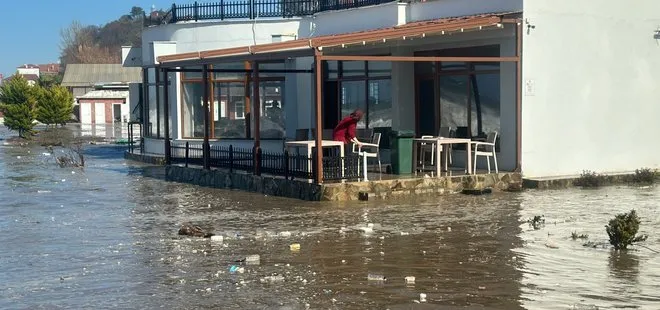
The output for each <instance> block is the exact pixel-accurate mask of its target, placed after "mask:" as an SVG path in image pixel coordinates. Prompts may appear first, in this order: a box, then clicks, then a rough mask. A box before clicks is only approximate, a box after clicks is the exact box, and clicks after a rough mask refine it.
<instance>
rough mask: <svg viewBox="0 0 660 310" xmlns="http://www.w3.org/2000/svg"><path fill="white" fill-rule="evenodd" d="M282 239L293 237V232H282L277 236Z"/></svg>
mask: <svg viewBox="0 0 660 310" xmlns="http://www.w3.org/2000/svg"><path fill="white" fill-rule="evenodd" d="M277 235H278V236H280V237H285V238H286V237H291V232H290V231H282V232H280V233H279V234H277Z"/></svg>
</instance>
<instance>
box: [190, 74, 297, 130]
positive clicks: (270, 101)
mask: <svg viewBox="0 0 660 310" xmlns="http://www.w3.org/2000/svg"><path fill="white" fill-rule="evenodd" d="M259 68H260V70H276V69H280V70H281V69H284V63H283V62H275V63H263V64H260V65H259ZM194 69H199V70H201V67H196V68H194ZM210 69H213V70H227V71H229V72H209V85H210V88H211V89H210V90H209V101H210V105H209V109H210V111H209V112H210V117H211V124H210V138H227V139H232V138H233V139H245V138H247V137H253V136H254V134H251V132H254V114H255V113H251V112H253V111H252V110H253V106H254V105H250V104H249V103H251V102H253V100H254V98H252V97H253V96H254V91H253V89H252V87H251V85H252V83H250V82H249V79H250V75H251V74H250V73H248V72H247V71H246V69H245V64H244V63H228V64H219V65H214V66H212V67H211V68H210ZM281 75H282V73H267V72H262V73H260V74H259V97H260V98H259V99H260V103H261V111H260V112H261V113H260V115H261V118H260V121H261V138H262V139H271V138H272V139H281V138H282V137H284V132H285V129H284V126H285V122H284V118H285V116H284V113H283V111H284V104H285V103H284V102H285V98H284V95H283V94H284V78H283V77H281ZM246 80H247V81H248V82H246ZM181 84H182V88H183V89H184V96H183V98H182V101H183V102H182V108H183V110H184V113H183V127H184V132H183V136H184V137H185V138H203V137H204V131H203V128H204V127H203V126H204V116H203V83H202V75H201V73H199V72H186V73H184V74H183V77H182V82H181ZM197 101H199V102H201V103H202V107H201V109H200V110H199V111H198V113H201V118H199V119H198V118H196V117H197V116H196V114H195V113H196V111H197V110H196V107H198V105H197V104H196V102H197ZM200 121H201V131H199V130H197V127H198V125H199V124H198V123H199V122H200ZM248 124H250V127H249V128H248ZM248 130H249V131H250V132H248Z"/></svg>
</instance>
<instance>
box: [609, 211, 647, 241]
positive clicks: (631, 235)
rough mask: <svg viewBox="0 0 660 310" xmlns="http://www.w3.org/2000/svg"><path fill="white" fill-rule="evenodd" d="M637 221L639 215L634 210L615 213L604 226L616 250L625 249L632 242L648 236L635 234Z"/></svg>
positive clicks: (637, 226)
mask: <svg viewBox="0 0 660 310" xmlns="http://www.w3.org/2000/svg"><path fill="white" fill-rule="evenodd" d="M639 223H640V221H639V217H637V212H635V210H631V211H630V212H628V213H621V214H617V215H616V216H615V217H614V218H613V219H611V220H610V222H609V224H607V225H606V226H605V231H607V235H608V236H609V237H610V244H612V245H613V246H614V248H615V249H617V250H625V249H627V248H628V246H629V245H631V244H633V243H636V242H641V241H644V240H646V238H648V236H646V235H641V236H637V231H638V230H639Z"/></svg>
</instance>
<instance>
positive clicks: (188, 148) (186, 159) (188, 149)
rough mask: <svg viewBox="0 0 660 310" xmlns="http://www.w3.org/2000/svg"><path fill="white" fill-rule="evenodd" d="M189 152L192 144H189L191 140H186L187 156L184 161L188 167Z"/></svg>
mask: <svg viewBox="0 0 660 310" xmlns="http://www.w3.org/2000/svg"><path fill="white" fill-rule="evenodd" d="M188 154H190V145H189V142H188V141H186V158H185V160H184V162H185V164H186V168H188Z"/></svg>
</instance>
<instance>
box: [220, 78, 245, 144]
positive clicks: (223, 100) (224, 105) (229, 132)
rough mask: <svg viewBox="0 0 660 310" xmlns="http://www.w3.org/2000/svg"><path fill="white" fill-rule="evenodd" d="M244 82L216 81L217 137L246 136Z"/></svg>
mask: <svg viewBox="0 0 660 310" xmlns="http://www.w3.org/2000/svg"><path fill="white" fill-rule="evenodd" d="M243 85H244V84H243V83H242V82H226V83H215V87H214V90H215V92H214V96H215V97H214V101H215V102H214V106H213V122H214V123H213V124H214V126H215V132H214V137H215V138H245V87H244V86H243Z"/></svg>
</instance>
